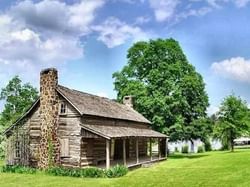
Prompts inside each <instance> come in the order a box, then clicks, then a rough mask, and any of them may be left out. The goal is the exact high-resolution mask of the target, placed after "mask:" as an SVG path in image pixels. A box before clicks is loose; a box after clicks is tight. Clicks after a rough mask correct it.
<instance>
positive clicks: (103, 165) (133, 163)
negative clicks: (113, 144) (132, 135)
mask: <svg viewBox="0 0 250 187" xmlns="http://www.w3.org/2000/svg"><path fill="white" fill-rule="evenodd" d="M162 160H166V157H162V158H159V157H158V155H157V156H153V157H152V160H151V159H150V156H144V157H139V163H136V158H128V159H127V160H126V162H127V167H128V168H133V167H140V166H141V165H144V164H150V163H154V162H159V161H162ZM117 164H119V165H123V160H122V159H120V160H110V167H113V166H116V165H117ZM97 167H99V168H103V169H105V168H106V163H105V162H103V163H100V164H98V165H97Z"/></svg>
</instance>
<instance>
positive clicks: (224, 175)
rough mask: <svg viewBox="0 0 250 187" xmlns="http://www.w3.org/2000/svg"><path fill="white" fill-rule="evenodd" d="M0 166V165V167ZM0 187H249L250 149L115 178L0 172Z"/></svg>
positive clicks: (175, 159)
mask: <svg viewBox="0 0 250 187" xmlns="http://www.w3.org/2000/svg"><path fill="white" fill-rule="evenodd" d="M1 164H2V163H1V162H0V165H1ZM0 186H1V187H11V186H15V187H19V186H20V187H31V186H32V187H34V186H51V187H57V186H60V187H64V186H65V187H69V186H70V187H71V186H72V187H74V186H83V187H91V186H102V187H105V186H121V187H125V186H129V187H132V186H136V187H139V186H142V187H147V186H175V187H176V186H177V187H178V186H190V187H194V186H227V187H229V186H247V187H248V186H250V150H249V149H245V150H243V149H242V150H236V151H235V152H234V153H230V152H219V151H218V152H209V153H203V154H196V155H189V156H183V155H175V156H172V157H171V158H169V159H168V160H167V161H164V162H161V163H159V164H155V165H154V166H151V167H149V168H140V169H136V170H133V171H130V172H129V173H128V174H127V175H126V176H124V177H121V178H116V179H85V178H72V177H53V176H47V175H44V174H34V175H26V174H8V173H0Z"/></svg>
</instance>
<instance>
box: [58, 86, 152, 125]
mask: <svg viewBox="0 0 250 187" xmlns="http://www.w3.org/2000/svg"><path fill="white" fill-rule="evenodd" d="M57 90H58V92H59V93H60V94H61V95H62V96H63V97H65V98H66V99H67V100H69V101H70V103H71V104H72V105H73V106H74V107H75V108H76V109H77V110H78V111H79V112H80V113H81V115H83V114H85V115H94V116H101V117H107V118H113V119H122V120H129V121H136V122H142V123H148V124H149V123H150V121H149V120H147V119H146V118H145V117H143V116H142V115H141V114H140V113H138V112H137V111H135V110H134V109H132V108H131V107H129V106H126V105H123V104H120V103H118V102H116V101H113V100H110V99H108V98H104V97H99V96H96V95H92V94H88V93H84V92H80V91H77V90H73V89H69V88H66V87H64V86H61V85H58V88H57Z"/></svg>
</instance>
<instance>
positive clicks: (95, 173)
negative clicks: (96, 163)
mask: <svg viewBox="0 0 250 187" xmlns="http://www.w3.org/2000/svg"><path fill="white" fill-rule="evenodd" d="M81 177H91V178H100V177H105V172H104V170H103V169H99V168H94V167H93V168H84V169H82V170H81Z"/></svg>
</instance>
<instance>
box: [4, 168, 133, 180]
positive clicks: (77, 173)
mask: <svg viewBox="0 0 250 187" xmlns="http://www.w3.org/2000/svg"><path fill="white" fill-rule="evenodd" d="M37 171H38V170H37V169H35V168H30V167H24V166H19V165H14V166H9V165H7V166H3V167H2V168H1V172H4V173H26V174H33V173H36V172H37ZM44 172H45V173H46V174H48V175H53V176H70V177H90V178H101V177H108V178H113V177H121V176H123V175H126V174H127V172H128V168H126V167H125V166H120V165H117V166H115V167H112V168H110V169H108V170H105V169H100V168H95V167H91V168H65V167H61V166H60V167H51V168H48V169H46V170H44Z"/></svg>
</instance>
